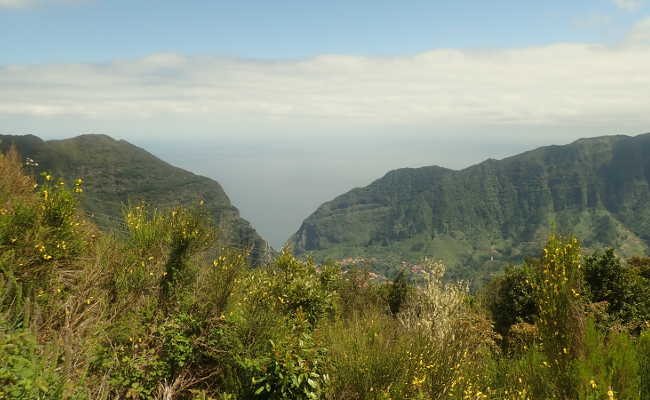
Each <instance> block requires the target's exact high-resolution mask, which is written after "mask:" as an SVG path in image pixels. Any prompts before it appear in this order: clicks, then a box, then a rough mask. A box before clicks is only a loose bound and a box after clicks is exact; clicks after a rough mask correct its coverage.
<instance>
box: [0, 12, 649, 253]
mask: <svg viewBox="0 0 650 400" xmlns="http://www.w3.org/2000/svg"><path fill="white" fill-rule="evenodd" d="M649 6H650V0H591V1H586V0H572V1H499V0H492V1H484V0H481V1H460V0H456V1H446V2H445V1H379V0H374V1H365V0H363V1H361V0H359V1H352V0H348V1H335V0H330V1H307V0H302V1H293V0H291V1H279V0H276V1H271V0H266V1H237V2H225V1H178V0H174V1H171V0H168V1H162V0H158V1H135V0H131V1H123V0H110V1H109V0H0V132H1V133H7V134H27V133H29V134H35V135H37V136H40V137H42V138H44V139H54V138H65V137H71V136H76V135H78V134H82V133H103V134H108V135H111V136H113V137H115V138H120V139H126V140H128V141H130V142H132V143H134V144H137V145H139V146H141V147H144V148H145V149H147V150H149V151H151V152H153V153H154V154H155V155H157V156H159V157H161V158H163V159H164V160H166V161H169V162H172V163H173V164H175V165H177V166H179V167H182V168H185V169H189V170H191V171H193V172H196V173H200V174H202V175H206V176H209V177H211V178H214V179H216V180H217V181H219V182H220V183H222V185H223V186H224V188H225V190H226V192H227V193H228V195H229V196H230V197H231V199H232V200H233V203H234V204H235V205H236V206H237V207H239V208H240V210H241V212H242V215H243V216H244V217H246V218H248V219H249V220H250V221H251V222H252V223H253V225H254V226H255V227H256V228H257V229H258V230H259V231H260V233H261V234H262V235H263V236H264V237H265V238H267V239H268V240H269V241H270V242H271V244H272V245H273V246H275V247H279V246H280V245H281V244H282V243H283V242H284V241H285V240H286V239H287V238H288V237H289V235H290V234H291V233H292V232H295V231H296V230H297V229H298V227H299V225H300V223H301V221H302V220H303V219H304V218H306V217H307V216H308V215H309V214H310V213H311V212H313V211H314V210H315V209H316V207H318V205H320V204H322V203H323V202H325V201H327V200H330V199H332V198H333V197H335V196H337V195H339V194H341V193H343V192H345V191H347V190H349V189H351V188H353V187H357V186H365V185H367V184H369V183H370V182H372V181H373V180H374V179H377V178H379V177H381V176H383V175H384V174H385V173H386V172H387V171H389V170H391V169H395V168H401V167H418V166H424V165H442V166H445V167H451V168H463V167H466V166H468V165H470V164H474V163H478V162H480V161H482V160H484V159H485V158H488V157H491V158H501V157H505V156H508V155H512V154H515V153H517V152H521V151H524V150H528V149H531V148H534V147H537V146H542V145H548V144H564V143H569V142H571V141H573V140H575V139H578V138H580V137H591V136H600V135H609V134H621V133H623V134H630V135H634V134H640V133H644V132H649V131H650V112H649V110H650V100H649V98H648V93H650V74H649V73H648V71H650V8H649Z"/></svg>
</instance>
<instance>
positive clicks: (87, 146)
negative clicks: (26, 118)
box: [0, 135, 269, 263]
mask: <svg viewBox="0 0 650 400" xmlns="http://www.w3.org/2000/svg"><path fill="white" fill-rule="evenodd" d="M12 144H14V145H15V146H16V149H17V150H18V152H19V153H20V154H21V155H22V156H23V157H29V158H31V159H33V160H35V161H36V162H37V163H38V164H39V165H38V167H35V170H34V171H33V172H35V173H38V172H40V171H48V172H51V173H53V174H55V175H57V176H62V177H63V178H64V179H65V180H66V181H72V180H74V179H76V178H82V179H83V180H84V196H83V199H82V206H83V207H84V209H85V210H86V212H87V213H88V214H89V216H91V217H92V218H93V219H94V220H95V221H96V222H97V224H98V225H99V226H100V227H103V228H116V227H117V228H119V224H120V221H121V212H122V207H123V205H124V204H126V203H128V202H130V201H131V202H137V201H141V200H142V201H145V202H146V203H148V204H151V205H154V206H158V207H168V206H172V205H175V204H183V205H197V204H198V203H199V201H201V200H203V201H204V205H205V207H206V208H207V210H208V212H209V213H210V215H213V216H214V219H215V223H216V226H217V227H218V229H219V231H220V232H221V235H222V237H223V238H224V243H225V244H226V245H228V246H233V247H238V248H253V250H252V257H253V261H254V262H255V263H259V262H261V261H262V260H263V259H264V258H265V257H266V255H267V254H268V252H269V249H268V245H267V244H266V242H265V241H264V240H263V239H262V238H261V237H260V236H259V235H258V234H257V232H256V231H255V229H253V228H252V227H251V225H250V224H249V223H248V222H247V221H246V220H244V219H243V218H241V217H240V216H239V211H238V210H237V209H236V208H235V207H234V206H233V205H232V204H231V202H230V200H229V199H228V196H227V195H226V193H225V192H224V190H223V189H222V188H221V186H220V185H219V183H217V182H216V181H214V180H212V179H209V178H206V177H202V176H198V175H195V174H193V173H191V172H188V171H185V170H183V169H180V168H177V167H174V166H172V165H170V164H168V163H166V162H164V161H162V160H160V159H158V158H156V157H155V156H153V155H152V154H150V153H148V152H146V151H145V150H143V149H141V148H139V147H136V146H134V145H132V144H130V143H128V142H126V141H123V140H120V141H117V140H114V139H112V138H110V137H109V136H105V135H82V136H78V137H75V138H72V139H65V140H49V141H43V140H41V139H39V138H38V137H36V136H33V135H25V136H9V135H6V136H2V135H0V149H2V150H3V151H4V150H6V149H7V148H8V147H9V146H11V145H12Z"/></svg>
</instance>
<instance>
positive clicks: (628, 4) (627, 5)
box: [613, 0, 643, 11]
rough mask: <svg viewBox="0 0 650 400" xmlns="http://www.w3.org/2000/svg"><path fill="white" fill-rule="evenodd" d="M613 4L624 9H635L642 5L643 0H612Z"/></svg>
mask: <svg viewBox="0 0 650 400" xmlns="http://www.w3.org/2000/svg"><path fill="white" fill-rule="evenodd" d="M613 1H614V4H615V5H616V6H617V7H618V8H620V9H623V10H626V11H636V10H638V9H639V8H641V6H642V5H643V0H613Z"/></svg>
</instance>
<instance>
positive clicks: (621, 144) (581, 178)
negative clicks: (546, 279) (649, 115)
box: [289, 134, 650, 277]
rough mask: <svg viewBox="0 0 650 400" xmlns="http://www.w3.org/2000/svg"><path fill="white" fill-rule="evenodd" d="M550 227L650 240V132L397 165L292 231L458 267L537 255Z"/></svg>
mask: <svg viewBox="0 0 650 400" xmlns="http://www.w3.org/2000/svg"><path fill="white" fill-rule="evenodd" d="M552 227H555V229H557V230H558V231H560V232H572V233H575V234H576V235H578V236H579V237H580V238H581V239H582V240H583V241H584V244H585V246H587V247H592V248H597V247H601V246H613V247H616V248H618V249H620V251H621V252H623V253H624V254H641V253H644V252H646V251H647V249H648V246H650V134H645V135H640V136H636V137H628V136H606V137H599V138H592V139H581V140H578V141H576V142H574V143H572V144H569V145H565V146H548V147H543V148H539V149H536V150H533V151H529V152H526V153H523V154H520V155H517V156H514V157H510V158H506V159H503V160H498V161H497V160H487V161H485V162H482V163H480V164H477V165H474V166H471V167H468V168H466V169H463V170H460V171H454V170H449V169H445V168H440V167H424V168H417V169H411V168H405V169H399V170H395V171H391V172H389V173H388V174H386V175H385V176H384V177H383V178H381V179H378V180H377V181H375V182H373V183H372V184H370V185H369V186H367V187H364V188H359V189H354V190H351V191H350V192H348V193H345V194H343V195H341V196H339V197H337V198H335V199H334V200H332V201H329V202H327V203H325V204H323V205H322V206H320V207H319V208H318V209H317V210H316V212H314V213H313V214H312V215H311V216H309V217H308V218H307V219H306V220H305V221H304V222H303V224H302V226H301V227H300V229H299V230H298V231H297V232H296V233H295V234H294V235H293V236H292V238H291V239H290V240H289V244H290V245H291V246H292V247H293V249H294V251H295V252H296V253H297V254H311V255H313V256H314V257H316V258H317V259H325V258H334V259H342V258H348V257H373V258H378V259H384V260H386V259H392V260H404V261H409V262H416V261H418V260H419V259H421V258H422V257H424V256H429V257H433V258H436V259H442V260H443V261H445V262H446V263H447V264H448V265H449V266H450V267H451V270H452V273H455V277H472V276H475V274H477V273H480V271H483V272H489V271H490V270H496V269H500V268H501V267H502V266H503V265H504V264H507V263H510V262H516V261H519V260H521V259H522V258H524V257H526V256H531V255H534V256H537V255H538V254H537V253H536V252H537V251H539V249H540V248H541V246H542V244H543V243H542V242H543V240H544V239H545V238H546V237H547V234H548V232H549V230H550V229H552Z"/></svg>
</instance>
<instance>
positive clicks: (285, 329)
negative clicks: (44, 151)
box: [0, 151, 650, 400]
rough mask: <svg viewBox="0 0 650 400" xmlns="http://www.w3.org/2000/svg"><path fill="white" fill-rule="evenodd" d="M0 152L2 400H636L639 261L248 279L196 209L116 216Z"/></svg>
mask: <svg viewBox="0 0 650 400" xmlns="http://www.w3.org/2000/svg"><path fill="white" fill-rule="evenodd" d="M83 189H84V187H83V183H82V181H81V180H76V181H74V183H73V184H72V185H67V184H65V183H64V182H63V181H59V180H58V179H57V178H56V177H54V176H52V175H50V174H48V173H45V174H44V175H43V176H42V178H41V179H40V180H39V183H36V181H35V180H34V179H32V178H30V177H29V176H27V175H26V174H25V173H24V171H23V170H22V165H21V162H20V159H19V157H18V156H17V154H16V152H14V151H10V152H8V153H7V154H6V155H2V156H0V399H116V398H126V399H165V400H167V399H452V400H479V399H495V400H504V399H513V400H515V399H516V400H523V399H540V400H541V399H558V400H569V399H571V400H573V399H578V400H595V399H603V400H604V399H607V400H609V399H630V400H645V399H648V398H650V373H649V372H650V307H648V303H647V302H648V298H649V296H648V293H650V290H649V289H650V276H649V274H648V271H649V270H650V268H649V266H650V259H648V258H638V257H637V258H632V259H629V260H627V261H622V260H619V259H618V258H617V257H616V256H615V255H614V253H613V252H612V251H605V252H604V253H596V254H593V255H591V256H587V257H585V256H583V255H582V252H581V247H580V243H579V242H578V241H577V239H575V238H573V237H562V236H558V235H551V236H550V238H549V239H548V240H547V243H546V245H545V246H544V247H543V250H542V251H541V253H542V254H541V256H540V257H539V258H535V259H532V258H531V259H529V260H528V261H527V262H526V263H525V264H524V265H522V266H519V267H511V268H509V269H508V270H506V272H505V273H504V274H503V275H500V276H498V277H496V278H495V279H494V280H493V281H491V282H490V283H489V284H488V285H486V286H485V287H484V288H483V291H480V292H479V293H478V294H476V295H472V294H470V291H469V287H468V285H467V284H466V283H464V282H456V283H453V282H449V281H445V280H444V279H443V277H444V274H445V266H444V265H443V264H441V263H439V262H434V261H431V260H428V259H425V260H424V261H422V262H420V263H419V267H420V268H421V281H417V284H414V283H413V282H412V277H411V276H409V273H408V271H406V270H402V273H399V274H397V275H396V276H395V278H394V279H393V281H391V282H383V281H378V280H375V279H372V276H371V275H370V274H369V273H368V272H367V271H364V270H363V269H356V268H351V269H348V270H346V271H342V270H341V268H340V267H339V266H338V265H336V264H323V265H318V264H316V263H314V262H313V260H311V259H307V260H300V259H297V258H295V257H294V256H293V255H291V254H290V253H288V252H286V251H285V252H283V253H282V254H280V255H278V256H277V257H276V258H275V259H273V260H271V261H270V262H269V263H268V264H267V265H264V266H261V267H259V268H250V261H249V258H248V257H247V254H245V253H242V252H241V251H240V250H239V249H232V248H228V247H223V246H222V245H221V243H220V241H219V231H218V230H217V229H215V228H214V225H213V224H212V219H211V218H210V217H209V210H206V208H205V207H204V206H201V205H198V204H197V205H196V206H195V207H193V208H183V207H179V206H175V207H170V208H153V207H148V206H147V205H145V204H142V203H135V204H133V205H131V206H128V207H125V208H124V211H123V221H124V229H121V230H118V231H115V232H114V233H106V232H102V231H100V230H98V229H97V228H96V227H95V226H94V225H93V224H92V223H91V222H90V221H88V220H86V218H85V217H84V215H83V213H81V212H80V209H79V207H78V205H79V202H80V201H82V196H83V195H84V193H85V192H84V190H83Z"/></svg>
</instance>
